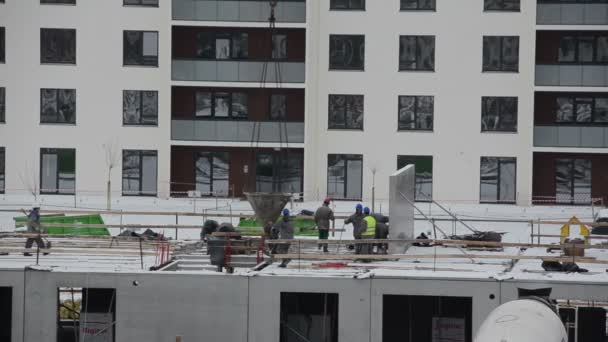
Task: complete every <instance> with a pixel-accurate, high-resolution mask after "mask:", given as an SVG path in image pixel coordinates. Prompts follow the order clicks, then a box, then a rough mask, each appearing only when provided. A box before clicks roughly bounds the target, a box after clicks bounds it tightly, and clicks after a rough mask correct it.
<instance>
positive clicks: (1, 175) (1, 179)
mask: <svg viewBox="0 0 608 342" xmlns="http://www.w3.org/2000/svg"><path fill="white" fill-rule="evenodd" d="M5 165H6V152H5V150H4V147H0V194H3V193H4V190H5V183H6V176H5V172H6V166H5Z"/></svg>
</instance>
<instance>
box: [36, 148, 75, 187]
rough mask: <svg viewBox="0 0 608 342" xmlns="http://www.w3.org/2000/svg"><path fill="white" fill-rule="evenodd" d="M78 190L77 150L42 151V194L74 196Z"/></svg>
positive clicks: (51, 149) (52, 149)
mask: <svg viewBox="0 0 608 342" xmlns="http://www.w3.org/2000/svg"><path fill="white" fill-rule="evenodd" d="M75 190H76V150H75V149H67V148H61V149H59V148H43V149H41V150H40V193H41V194H62V195H73V194H74V193H75Z"/></svg>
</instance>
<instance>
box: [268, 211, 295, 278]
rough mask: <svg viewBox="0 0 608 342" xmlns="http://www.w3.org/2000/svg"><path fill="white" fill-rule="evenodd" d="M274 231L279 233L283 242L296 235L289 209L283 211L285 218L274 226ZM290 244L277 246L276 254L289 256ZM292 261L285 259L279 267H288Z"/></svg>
mask: <svg viewBox="0 0 608 342" xmlns="http://www.w3.org/2000/svg"><path fill="white" fill-rule="evenodd" d="M272 229H273V230H274V231H275V232H277V233H278V235H279V239H281V240H292V239H293V235H294V227H293V222H292V221H291V218H290V217H289V209H287V208H285V209H283V217H282V219H281V220H279V221H277V223H275V224H274V227H272ZM290 246H291V244H289V243H281V244H278V245H277V246H276V254H287V253H288V252H289V247H290ZM290 261H291V259H283V261H281V264H280V265H279V267H287V264H288V263H289V262H290Z"/></svg>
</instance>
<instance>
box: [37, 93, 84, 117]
mask: <svg viewBox="0 0 608 342" xmlns="http://www.w3.org/2000/svg"><path fill="white" fill-rule="evenodd" d="M40 122H41V123H62V124H75V123H76V89H40Z"/></svg>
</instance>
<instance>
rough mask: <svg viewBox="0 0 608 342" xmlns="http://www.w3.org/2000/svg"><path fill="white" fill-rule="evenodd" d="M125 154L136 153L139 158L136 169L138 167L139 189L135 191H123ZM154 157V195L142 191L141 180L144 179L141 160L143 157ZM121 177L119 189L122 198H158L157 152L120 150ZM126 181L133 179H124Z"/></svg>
mask: <svg viewBox="0 0 608 342" xmlns="http://www.w3.org/2000/svg"><path fill="white" fill-rule="evenodd" d="M126 153H137V154H138V157H139V162H138V167H139V177H138V182H139V189H138V190H137V191H134V190H125V187H124V181H125V165H124V164H125V163H124V161H125V157H126V156H125V154H126ZM145 156H148V157H151V156H154V157H156V180H155V186H154V187H155V192H154V194H152V193H150V192H147V191H145V192H144V190H143V178H144V168H143V160H144V157H145ZM121 165H122V177H121V188H122V195H123V196H130V197H132V196H138V197H158V151H157V150H133V149H123V150H122V162H121ZM126 179H133V177H126Z"/></svg>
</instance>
